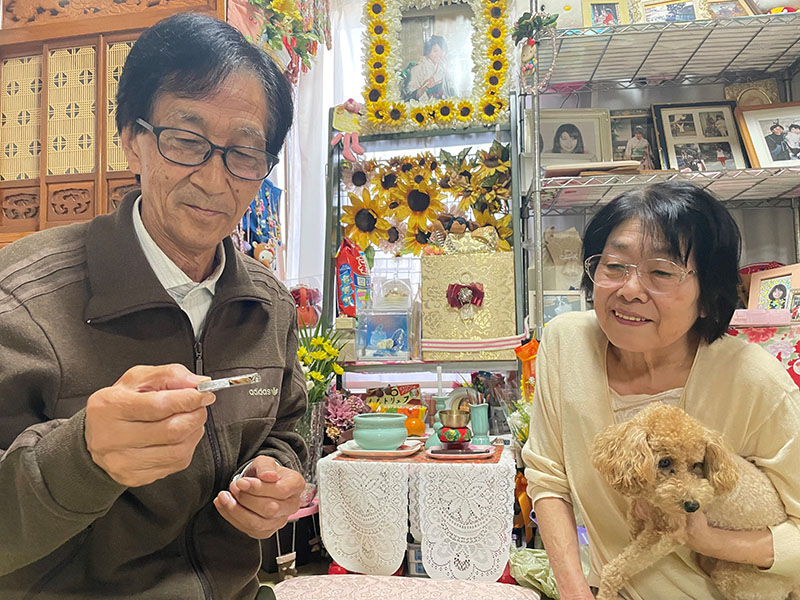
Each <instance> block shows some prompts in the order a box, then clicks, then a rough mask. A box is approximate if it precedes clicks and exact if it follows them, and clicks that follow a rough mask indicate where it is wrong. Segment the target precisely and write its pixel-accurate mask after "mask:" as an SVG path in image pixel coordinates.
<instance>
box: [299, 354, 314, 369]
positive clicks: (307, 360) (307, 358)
mask: <svg viewBox="0 0 800 600" xmlns="http://www.w3.org/2000/svg"><path fill="white" fill-rule="evenodd" d="M302 361H303V364H304V365H306V366H308V365H310V364H311V363H312V362H314V360H313V359H312V358H311V357H310V356H309V355H308V354H306V355H305V356H304V357H303V358H302Z"/></svg>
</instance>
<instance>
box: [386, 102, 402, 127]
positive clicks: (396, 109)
mask: <svg viewBox="0 0 800 600" xmlns="http://www.w3.org/2000/svg"><path fill="white" fill-rule="evenodd" d="M405 118H406V110H405V108H404V107H403V105H402V104H400V103H397V102H395V103H392V104H390V105H389V110H388V111H387V113H386V122H387V123H390V124H392V125H398V124H400V123H402V122H403V121H404V120H405Z"/></svg>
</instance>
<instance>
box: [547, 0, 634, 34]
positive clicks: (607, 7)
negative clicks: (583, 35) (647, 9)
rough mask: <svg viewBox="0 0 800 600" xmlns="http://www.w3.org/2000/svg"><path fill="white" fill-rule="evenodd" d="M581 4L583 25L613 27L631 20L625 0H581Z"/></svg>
mask: <svg viewBox="0 0 800 600" xmlns="http://www.w3.org/2000/svg"><path fill="white" fill-rule="evenodd" d="M581 6H582V8H583V26H584V27H594V28H598V27H613V26H614V25H627V24H628V23H630V22H631V19H630V11H629V10H628V1H627V0H605V1H604V0H582V1H581ZM560 26H561V24H560V23H559V27H560Z"/></svg>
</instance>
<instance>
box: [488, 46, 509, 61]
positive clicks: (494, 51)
mask: <svg viewBox="0 0 800 600" xmlns="http://www.w3.org/2000/svg"><path fill="white" fill-rule="evenodd" d="M505 53H506V50H505V48H503V43H502V42H493V43H491V44H489V47H488V48H487V49H486V57H487V58H488V59H489V60H493V59H495V58H497V57H498V56H504V55H505Z"/></svg>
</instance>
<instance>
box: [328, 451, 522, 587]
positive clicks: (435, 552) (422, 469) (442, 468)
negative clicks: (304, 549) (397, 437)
mask: <svg viewBox="0 0 800 600" xmlns="http://www.w3.org/2000/svg"><path fill="white" fill-rule="evenodd" d="M336 456H338V453H337V454H333V455H330V456H326V457H325V458H323V459H321V460H320V461H319V463H318V467H317V468H318V473H319V494H320V521H321V527H322V540H323V542H324V544H325V548H326V549H327V550H328V552H329V553H330V555H331V557H332V558H333V559H334V560H335V561H336V562H337V563H339V564H340V565H341V566H342V567H344V568H345V569H347V570H348V571H355V572H357V573H367V574H371V575H391V574H392V573H394V572H395V571H397V569H398V568H399V567H400V565H401V564H402V562H403V559H404V558H405V554H406V549H407V544H406V533H407V532H408V531H409V521H410V523H411V526H410V530H411V533H412V536H413V537H414V539H415V540H416V541H418V542H419V543H421V544H422V564H423V566H424V567H425V571H426V572H427V573H428V575H429V576H430V577H431V578H433V579H462V580H471V581H496V580H497V579H498V578H499V577H500V575H501V574H502V573H503V569H504V568H505V566H506V562H508V550H509V546H510V544H511V527H512V525H513V519H514V474H515V466H514V459H513V457H512V456H511V454H510V453H509V452H508V451H505V452H503V454H502V456H501V458H500V461H499V462H497V463H478V462H474V463H473V462H461V463H457V462H439V463H403V462H393V461H370V460H368V459H365V460H359V461H341V460H333V459H334V458H335V457H336Z"/></svg>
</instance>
